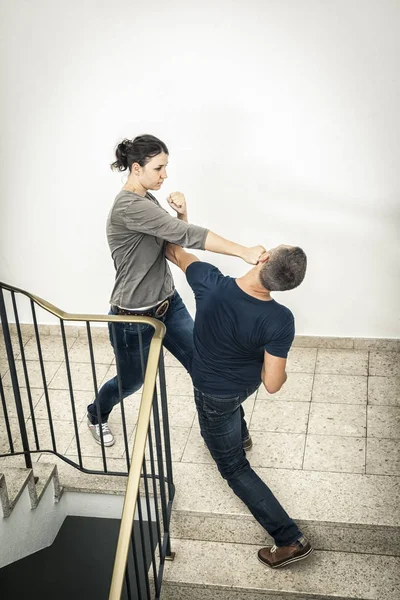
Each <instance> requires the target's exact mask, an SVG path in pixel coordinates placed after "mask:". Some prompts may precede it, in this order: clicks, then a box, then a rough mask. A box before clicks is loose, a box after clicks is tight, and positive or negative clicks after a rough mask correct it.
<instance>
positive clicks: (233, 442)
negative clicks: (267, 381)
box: [194, 385, 302, 546]
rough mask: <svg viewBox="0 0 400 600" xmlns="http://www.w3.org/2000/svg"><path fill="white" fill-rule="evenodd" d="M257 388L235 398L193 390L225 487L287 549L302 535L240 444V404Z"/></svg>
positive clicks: (244, 431) (243, 426) (242, 435)
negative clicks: (226, 484)
mask: <svg viewBox="0 0 400 600" xmlns="http://www.w3.org/2000/svg"><path fill="white" fill-rule="evenodd" d="M257 388H258V385H257V386H256V387H254V388H252V389H248V390H246V391H245V392H244V393H243V394H239V395H238V396H232V395H230V396H211V395H209V394H205V393H203V392H200V391H199V390H197V389H196V388H195V390H194V397H195V401H196V408H197V413H198V416H199V422H200V431H201V435H202V436H203V438H204V441H205V442H206V444H207V446H208V449H209V450H210V453H211V455H212V457H213V459H214V460H215V462H216V463H217V467H218V470H219V472H220V473H221V475H222V477H223V478H224V479H226V481H227V483H228V485H229V486H230V487H231V488H232V490H233V491H234V492H235V494H236V495H237V496H239V498H240V499H241V500H242V501H243V502H244V503H245V504H246V506H247V507H248V509H249V510H250V512H251V513H252V514H253V516H254V517H255V519H256V520H257V521H258V522H259V523H260V525H261V526H262V527H264V529H266V531H268V533H269V534H270V535H271V536H272V537H273V538H274V540H275V544H276V545H277V546H288V545H290V544H292V543H293V542H295V541H296V540H298V539H299V538H300V537H301V535H302V534H301V532H300V530H299V529H298V527H297V525H296V524H295V522H294V521H292V519H291V518H290V517H289V515H288V514H287V513H286V512H285V510H284V509H283V508H282V506H281V505H280V504H279V502H278V500H277V499H276V498H275V496H274V494H273V493H272V492H271V490H270V489H269V487H268V486H267V485H266V484H265V483H264V482H263V481H262V480H261V479H260V478H259V476H258V475H257V474H256V473H255V472H254V471H253V469H252V468H251V466H250V463H249V461H248V460H247V458H246V453H245V452H244V450H243V445H242V441H243V440H244V439H246V437H247V436H248V431H247V426H246V423H245V421H244V412H243V409H242V402H244V401H245V400H246V398H248V396H250V395H251V394H253V393H254V392H255V391H256V389H257Z"/></svg>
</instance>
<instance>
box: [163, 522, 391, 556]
mask: <svg viewBox="0 0 400 600" xmlns="http://www.w3.org/2000/svg"><path fill="white" fill-rule="evenodd" d="M297 524H298V525H299V527H300V529H301V531H302V532H303V533H304V534H305V535H306V536H307V537H309V538H310V540H311V542H312V544H313V546H314V548H315V549H317V550H331V551H342V552H343V551H346V552H357V553H361V554H364V553H366V554H381V555H387V556H400V527H382V526H380V527H378V526H377V527H373V526H363V525H345V524H340V523H339V524H332V523H315V522H311V521H297ZM171 536H172V537H173V538H179V539H193V540H204V541H213V542H228V543H237V544H260V545H261V546H263V545H268V544H271V543H273V542H272V540H271V538H270V537H269V536H268V534H266V532H265V531H264V529H263V528H262V527H261V526H260V525H259V524H258V523H257V522H256V521H254V519H253V518H252V517H251V516H249V517H248V518H247V517H246V518H243V517H237V516H234V515H231V516H226V515H224V516H221V515H207V516H199V515H196V514H193V515H190V514H188V513H179V511H175V512H173V513H172V521H171Z"/></svg>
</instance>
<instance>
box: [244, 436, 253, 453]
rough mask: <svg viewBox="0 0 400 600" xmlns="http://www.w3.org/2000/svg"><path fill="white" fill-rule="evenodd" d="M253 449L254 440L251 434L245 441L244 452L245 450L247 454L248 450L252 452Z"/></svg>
mask: <svg viewBox="0 0 400 600" xmlns="http://www.w3.org/2000/svg"><path fill="white" fill-rule="evenodd" d="M252 447H253V440H252V439H251V436H250V434H249V437H248V438H246V439H245V440H243V450H245V451H246V452H247V451H248V450H251V449H252Z"/></svg>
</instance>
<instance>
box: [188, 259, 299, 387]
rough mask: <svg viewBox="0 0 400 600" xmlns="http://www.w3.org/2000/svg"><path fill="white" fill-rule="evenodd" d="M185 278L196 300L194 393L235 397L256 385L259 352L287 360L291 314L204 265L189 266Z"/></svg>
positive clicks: (259, 359) (259, 368) (291, 328)
mask: <svg viewBox="0 0 400 600" xmlns="http://www.w3.org/2000/svg"><path fill="white" fill-rule="evenodd" d="M186 278H187V280H188V283H189V285H190V287H191V288H192V290H193V291H194V294H195V298H196V318H195V325H194V352H193V363H192V378H193V383H194V385H195V387H196V388H197V389H199V390H201V391H202V392H205V393H208V394H213V393H214V394H230V393H231V392H232V393H233V394H239V393H241V392H243V391H244V390H246V389H247V388H249V387H251V386H253V385H256V384H257V383H260V382H261V368H262V365H263V361H264V350H266V351H267V352H268V353H269V354H272V355H273V356H279V357H281V358H286V357H287V354H288V352H289V349H290V346H291V344H292V342H293V338H294V318H293V315H292V313H291V312H290V310H289V309H288V308H286V307H285V306H283V305H282V304H279V303H278V302H276V301H275V300H259V299H258V298H253V296H249V294H246V292H244V291H243V290H241V289H240V287H239V286H238V285H237V283H236V281H235V279H233V278H232V277H225V276H224V275H222V273H221V271H219V269H217V267H214V266H213V265H210V264H209V263H205V262H194V263H192V264H191V265H190V266H189V267H188V268H187V270H186Z"/></svg>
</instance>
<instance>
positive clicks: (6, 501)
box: [0, 463, 61, 517]
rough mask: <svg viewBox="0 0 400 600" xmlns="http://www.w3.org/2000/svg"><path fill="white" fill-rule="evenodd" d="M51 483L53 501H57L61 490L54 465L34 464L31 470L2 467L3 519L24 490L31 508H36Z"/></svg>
mask: <svg viewBox="0 0 400 600" xmlns="http://www.w3.org/2000/svg"><path fill="white" fill-rule="evenodd" d="M51 481H54V490H55V497H54V500H55V501H58V500H59V498H60V495H61V489H60V486H59V480H58V475H57V467H56V465H54V464H48V465H46V464H43V465H38V463H35V464H34V468H33V469H25V468H19V467H4V465H3V466H2V473H0V504H1V508H2V513H3V517H9V516H10V514H11V513H12V511H13V509H14V507H15V505H16V504H17V502H18V500H19V498H20V496H21V494H22V493H23V491H24V490H25V489H26V488H27V490H28V493H29V499H30V503H31V506H32V508H36V506H37V505H38V504H39V502H40V500H41V498H42V496H43V494H44V492H45V491H46V489H47V487H48V485H49V484H50V482H51Z"/></svg>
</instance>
